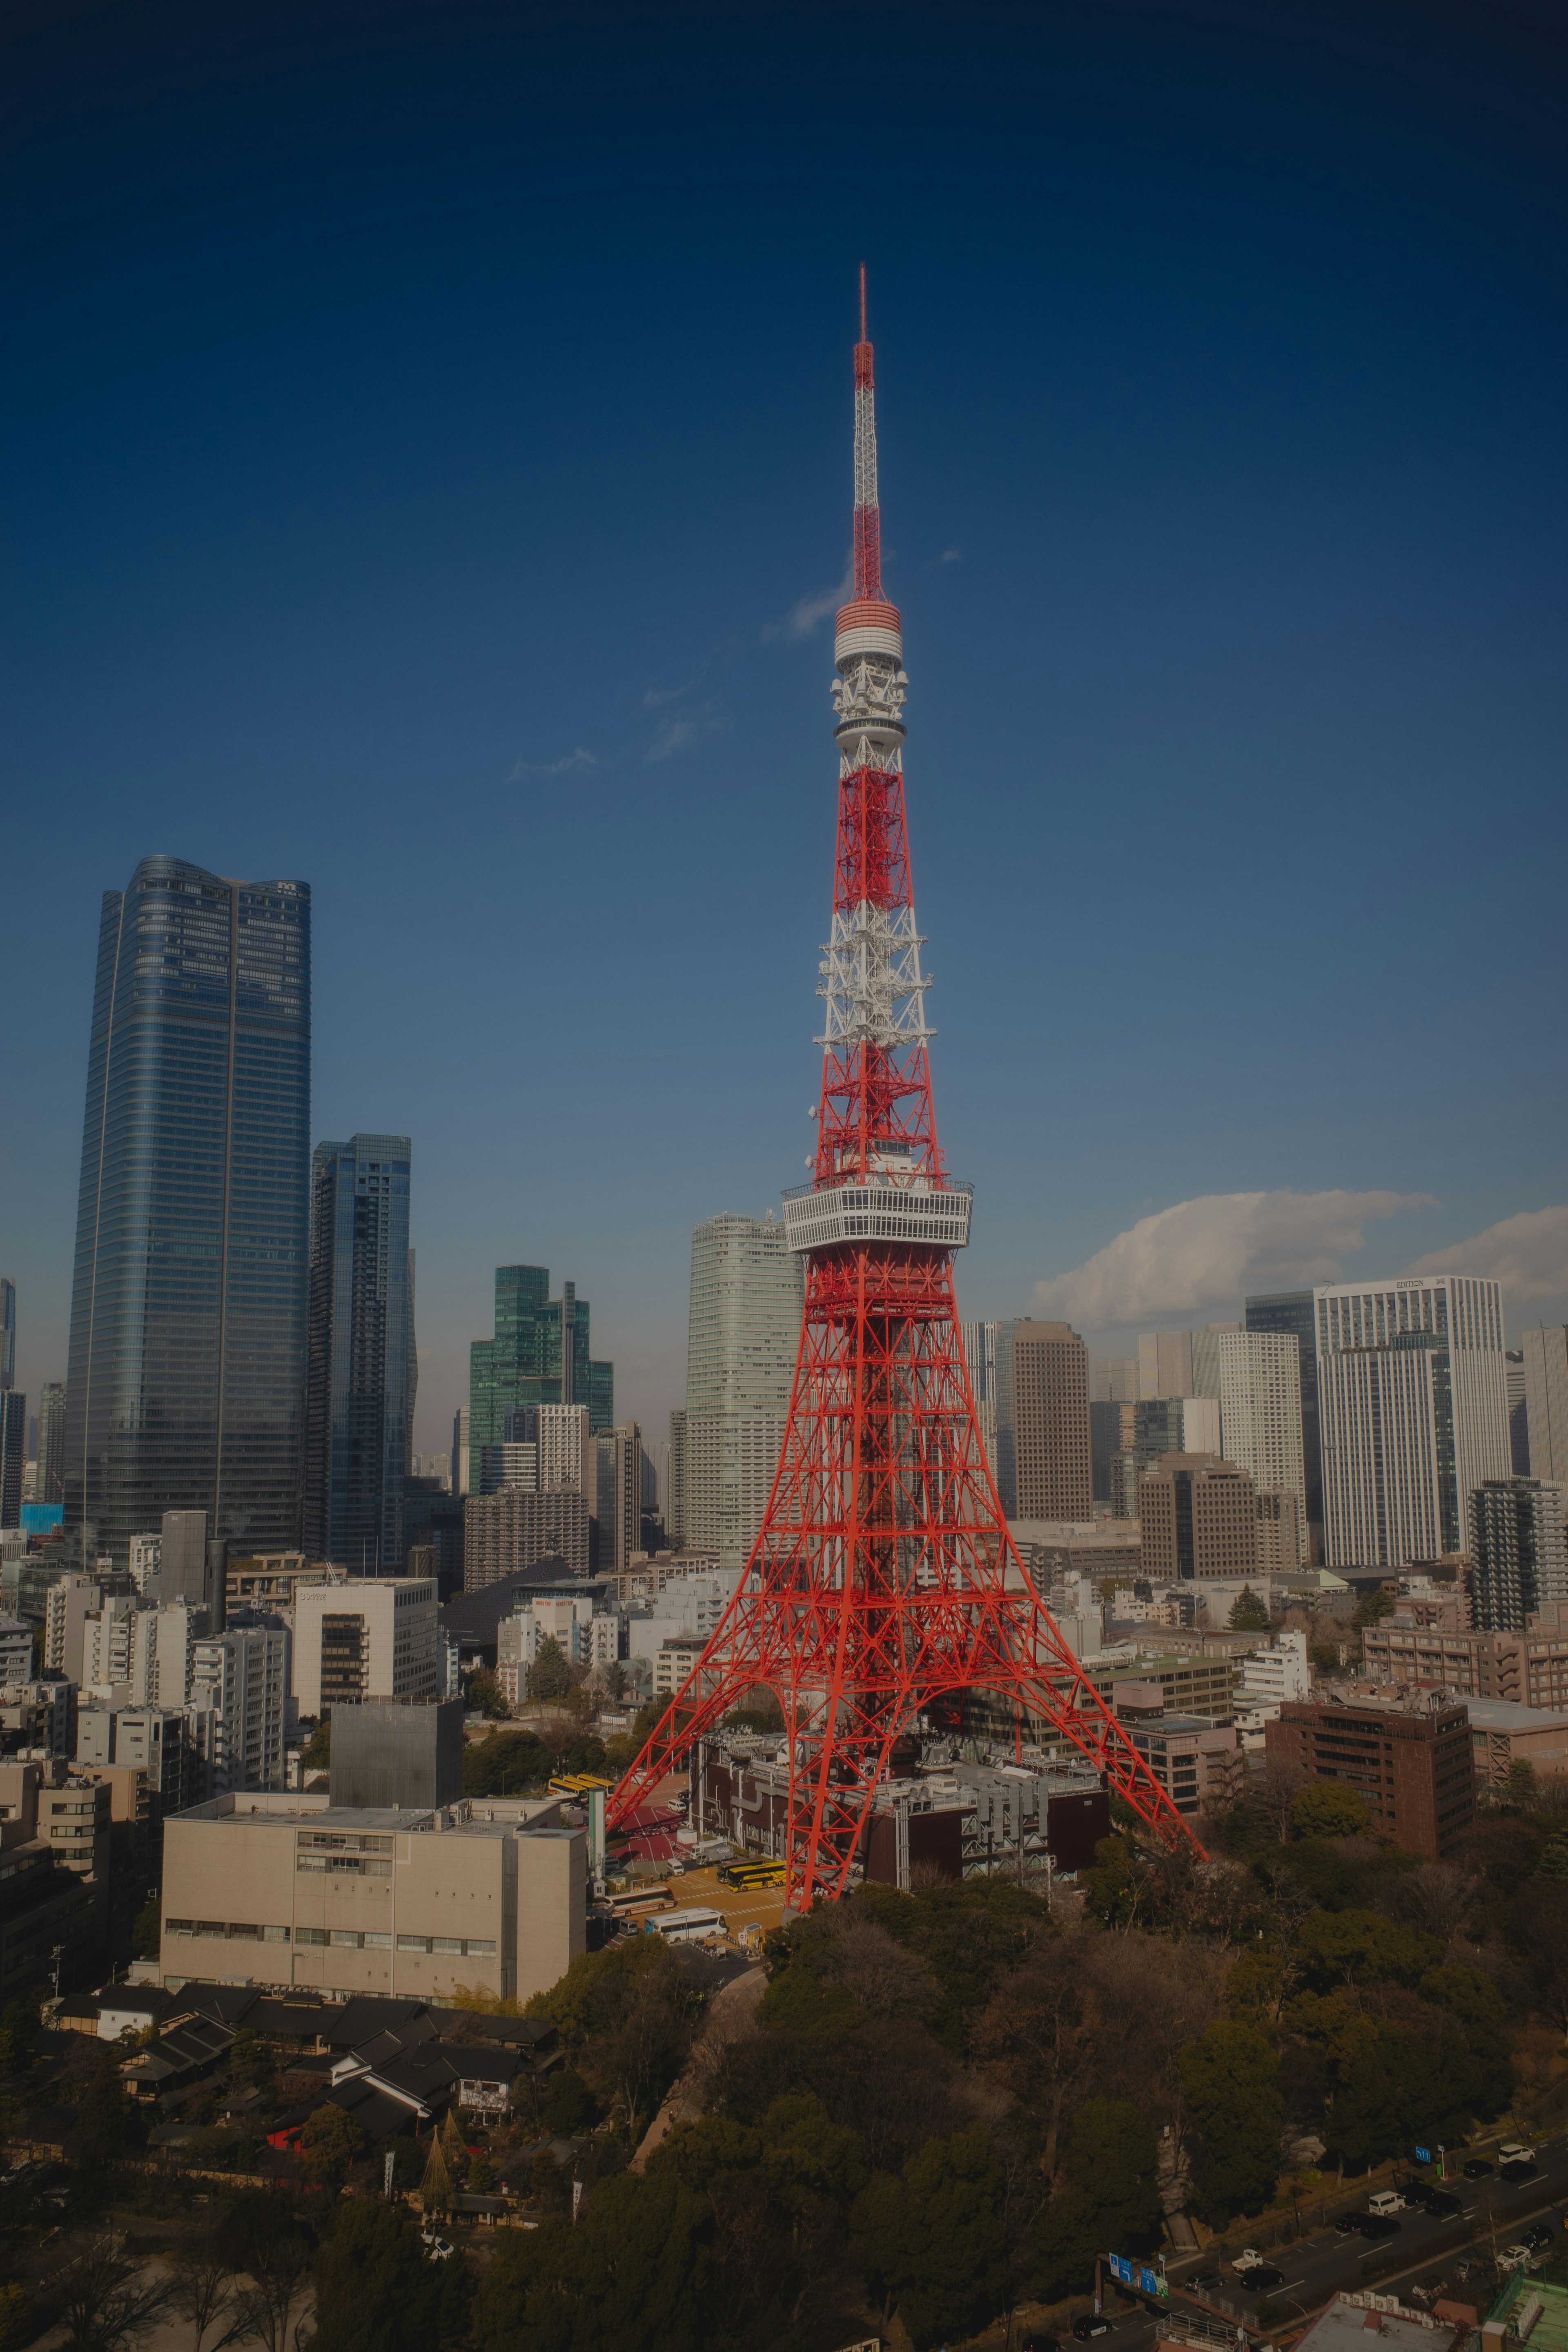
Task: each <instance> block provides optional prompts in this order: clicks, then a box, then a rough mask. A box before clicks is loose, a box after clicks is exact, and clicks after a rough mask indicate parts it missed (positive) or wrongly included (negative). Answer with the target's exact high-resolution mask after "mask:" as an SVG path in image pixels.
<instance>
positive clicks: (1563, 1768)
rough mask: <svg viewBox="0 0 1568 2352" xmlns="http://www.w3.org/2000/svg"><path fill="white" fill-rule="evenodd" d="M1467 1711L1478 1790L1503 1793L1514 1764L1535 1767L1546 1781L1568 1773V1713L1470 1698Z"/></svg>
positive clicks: (1466, 1706) (1466, 1707)
mask: <svg viewBox="0 0 1568 2352" xmlns="http://www.w3.org/2000/svg"><path fill="white" fill-rule="evenodd" d="M1465 1712H1466V1714H1467V1715H1468V1717H1469V1719H1470V1748H1471V1755H1472V1758H1473V1760H1474V1764H1475V1773H1476V1786H1477V1788H1478V1789H1500V1788H1501V1787H1502V1784H1503V1782H1504V1781H1505V1780H1507V1779H1508V1771H1509V1766H1510V1764H1529V1765H1530V1766H1531V1768H1532V1769H1534V1770H1535V1771H1536V1772H1537V1773H1539V1774H1540V1776H1541V1778H1542V1780H1545V1779H1546V1778H1547V1777H1548V1776H1550V1775H1552V1774H1562V1773H1568V1709H1563V1708H1562V1707H1550V1708H1549V1707H1543V1706H1519V1705H1517V1703H1516V1702H1515V1701H1513V1700H1512V1699H1506V1698H1468V1699H1467V1700H1466V1701H1465Z"/></svg>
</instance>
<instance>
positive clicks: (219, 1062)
mask: <svg viewBox="0 0 1568 2352" xmlns="http://www.w3.org/2000/svg"><path fill="white" fill-rule="evenodd" d="M309 1120H310V888H309V886H308V885H307V884H305V883H303V882H231V881H225V880H224V879H223V878H222V877H220V876H218V875H216V874H208V873H206V872H205V871H204V870H203V868H202V867H201V866H192V865H189V864H187V863H186V862H185V861H184V859H182V858H177V857H164V856H158V857H146V858H143V859H142V863H141V865H140V866H138V867H137V868H136V871H135V873H134V874H133V875H132V878H131V884H130V887H129V888H128V889H126V890H124V891H119V890H109V891H106V892H105V893H104V899H103V915H102V921H101V924H100V931H99V953H98V979H97V986H96V990H95V993H94V998H93V1013H92V1034H91V1039H90V1043H89V1051H88V1077H87V1112H86V1118H85V1120H84V1122H83V1133H82V1160H81V1190H80V1195H79V1206H78V1212H77V1241H76V1272H75V1279H74V1283H73V1286H72V1292H71V1324H70V1354H69V1366H68V1378H67V1382H66V1445H65V1456H66V1458H65V1480H64V1485H65V1497H64V1499H65V1504H66V1518H67V1523H68V1525H71V1526H77V1525H79V1524H81V1523H83V1522H84V1521H85V1522H87V1523H88V1524H90V1525H93V1526H95V1527H96V1528H97V1530H98V1541H99V1548H100V1550H103V1551H108V1552H110V1553H111V1554H112V1555H113V1558H114V1559H115V1561H116V1562H117V1564H121V1565H123V1563H124V1561H125V1560H126V1559H127V1558H128V1556H129V1548H130V1541H131V1538H132V1535H134V1534H137V1533H140V1532H141V1531H142V1530H144V1529H145V1528H149V1527H153V1526H155V1525H156V1524H157V1522H158V1519H159V1517H160V1516H161V1515H162V1513H163V1511H165V1510H169V1509H192V1510H205V1512H206V1513H207V1515H208V1520H209V1525H210V1527H211V1529H212V1533H213V1536H214V1538H215V1539H216V1540H217V1541H220V1542H221V1541H231V1542H239V1543H242V1544H244V1545H245V1546H247V1547H248V1548H250V1549H268V1548H281V1547H283V1546H286V1545H289V1544H291V1543H292V1542H294V1541H295V1539H296V1537H297V1533H298V1528H299V1514H300V1470H301V1457H302V1443H301V1441H302V1434H303V1422H304V1392H305V1297H306V1248H307V1231H308V1217H309V1192H308V1181H307V1171H308V1156H309V1149H310V1144H309Z"/></svg>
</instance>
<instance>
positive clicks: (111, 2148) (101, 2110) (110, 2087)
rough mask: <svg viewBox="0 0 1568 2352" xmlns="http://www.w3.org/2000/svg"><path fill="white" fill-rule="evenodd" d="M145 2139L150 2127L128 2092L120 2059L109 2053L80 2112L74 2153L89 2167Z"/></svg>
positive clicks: (79, 2109) (73, 2132)
mask: <svg viewBox="0 0 1568 2352" xmlns="http://www.w3.org/2000/svg"><path fill="white" fill-rule="evenodd" d="M145 2137H146V2126H144V2124H143V2123H142V2117H141V2116H139V2115H138V2114H137V2112H136V2106H135V2102H134V2101H133V2100H132V2097H131V2095H130V2094H129V2093H128V2092H127V2090H126V2088H125V2082H124V2078H123V2076H122V2075H121V2072H120V2059H119V2056H117V2054H116V2053H115V2051H114V2050H113V2049H112V2048H109V2049H106V2050H104V2052H103V2053H102V2055H101V2056H100V2059H99V2062H98V2067H97V2071H96V2072H95V2074H94V2075H93V2078H92V2081H91V2082H90V2083H89V2085H88V2088H87V2091H86V2094H85V2095H84V2097H83V2099H82V2101H81V2105H79V2107H78V2109H77V2112H76V2124H75V2126H74V2129H73V2131H72V2135H71V2138H72V2148H73V2153H75V2154H77V2155H79V2156H80V2157H82V2158H85V2159H86V2160H87V2161H88V2162H89V2164H92V2163H98V2164H103V2163H109V2162H110V2161H112V2159H113V2158H115V2157H117V2156H121V2155H123V2154H124V2152H125V2150H126V2148H128V2147H132V2145H136V2144H139V2143H140V2142H141V2141H142V2139H144V2138H145Z"/></svg>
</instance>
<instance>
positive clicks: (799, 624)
mask: <svg viewBox="0 0 1568 2352" xmlns="http://www.w3.org/2000/svg"><path fill="white" fill-rule="evenodd" d="M854 593H855V572H854V568H853V566H852V565H846V567H845V572H844V577H843V579H842V580H841V581H840V582H839V583H838V585H837V588H818V589H816V590H815V591H814V593H812V594H811V595H809V596H801V597H797V598H796V600H795V603H794V604H792V605H791V606H790V608H789V611H788V612H787V613H786V614H784V619H783V620H782V621H770V622H769V623H768V624H767V625H766V627H765V628H764V629H763V643H764V644H768V645H773V644H777V643H779V642H780V641H781V640H782V642H783V643H784V644H785V645H792V646H795V645H799V644H800V642H801V640H802V638H803V637H813V636H815V635H816V629H817V624H818V623H819V622H820V621H825V620H826V618H827V615H828V614H829V613H836V612H837V610H838V607H839V605H840V604H847V602H848V600H849V598H850V597H851V596H852V595H853V594H854Z"/></svg>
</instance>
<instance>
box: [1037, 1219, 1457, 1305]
mask: <svg viewBox="0 0 1568 2352" xmlns="http://www.w3.org/2000/svg"><path fill="white" fill-rule="evenodd" d="M1431 1206H1433V1202H1432V1201H1431V1199H1430V1196H1429V1195H1428V1194H1426V1193H1425V1192H1205V1193H1204V1194H1202V1195H1201V1196H1200V1197H1199V1198H1198V1199H1197V1200H1195V1201H1178V1202H1176V1203H1175V1205H1174V1206H1173V1207H1172V1208H1169V1209H1161V1210H1160V1211H1159V1212H1158V1213H1157V1214H1155V1215H1154V1216H1152V1217H1140V1219H1139V1220H1138V1223H1136V1224H1135V1225H1134V1226H1132V1228H1131V1231H1130V1232H1128V1233H1124V1234H1117V1236H1116V1239H1115V1240H1114V1241H1112V1242H1108V1243H1107V1244H1106V1245H1105V1247H1104V1248H1103V1249H1102V1250H1097V1251H1096V1252H1095V1254H1094V1255H1093V1256H1092V1257H1091V1258H1090V1259H1089V1262H1088V1264H1087V1265H1080V1266H1077V1267H1075V1268H1074V1270H1073V1271H1072V1272H1071V1273H1070V1274H1058V1275H1056V1276H1053V1277H1052V1279H1051V1280H1050V1281H1048V1282H1039V1283H1037V1284H1036V1286H1035V1305H1036V1307H1037V1309H1038V1310H1039V1311H1040V1312H1041V1313H1042V1314H1044V1315H1047V1316H1054V1317H1059V1318H1063V1319H1065V1320H1066V1321H1068V1322H1071V1323H1074V1324H1076V1325H1077V1326H1078V1327H1079V1329H1080V1330H1105V1329H1107V1328H1111V1327H1114V1326H1116V1325H1119V1324H1130V1325H1138V1324H1143V1325H1145V1326H1149V1325H1152V1324H1154V1323H1156V1322H1158V1321H1159V1320H1160V1319H1161V1318H1163V1317H1165V1316H1172V1315H1196V1314H1199V1313H1201V1312H1202V1311H1203V1310H1204V1309H1205V1308H1209V1307H1232V1306H1235V1305H1236V1304H1237V1302H1238V1301H1239V1300H1240V1299H1241V1298H1242V1297H1243V1296H1244V1295H1245V1294H1246V1292H1247V1291H1248V1290H1255V1291H1256V1290H1288V1289H1291V1288H1295V1287H1302V1288H1304V1287H1305V1286H1306V1285H1307V1284H1309V1283H1312V1282H1334V1281H1337V1280H1338V1279H1339V1275H1340V1268H1341V1265H1342V1262H1343V1260H1344V1259H1345V1258H1346V1257H1348V1256H1349V1255H1351V1254H1352V1252H1353V1251H1355V1250H1358V1249H1360V1247H1361V1245H1362V1229H1363V1226H1364V1225H1365V1224H1366V1223H1368V1222H1369V1220H1371V1219H1372V1218H1373V1217H1392V1216H1394V1214H1395V1213H1397V1212H1398V1211H1399V1210H1401V1209H1424V1208H1430V1207H1431Z"/></svg>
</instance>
